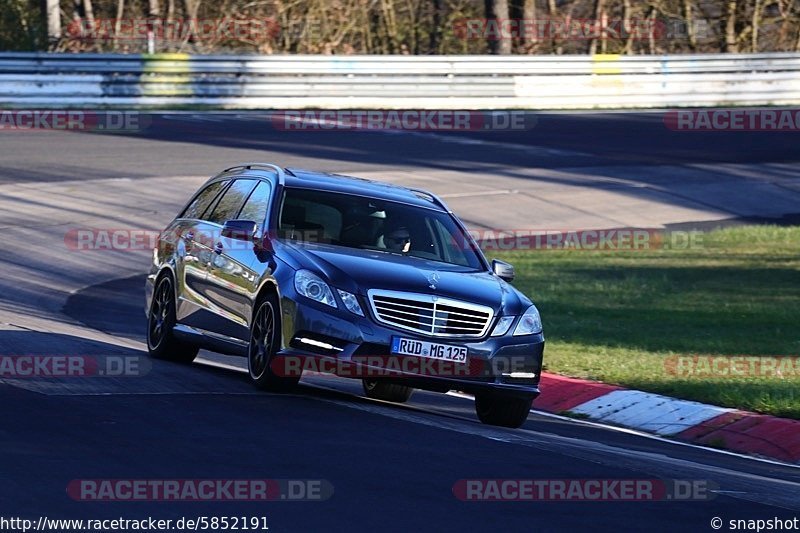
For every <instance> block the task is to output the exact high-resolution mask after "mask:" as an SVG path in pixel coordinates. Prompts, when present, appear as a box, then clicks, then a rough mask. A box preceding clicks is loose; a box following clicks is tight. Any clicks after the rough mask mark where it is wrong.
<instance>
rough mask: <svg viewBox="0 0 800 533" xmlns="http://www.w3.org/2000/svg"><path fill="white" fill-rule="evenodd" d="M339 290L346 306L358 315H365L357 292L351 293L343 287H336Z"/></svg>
mask: <svg viewBox="0 0 800 533" xmlns="http://www.w3.org/2000/svg"><path fill="white" fill-rule="evenodd" d="M336 290H337V291H338V292H339V297H340V298H341V299H342V302H344V306H345V307H346V308H347V310H348V311H350V312H351V313H353V314H356V315H358V316H364V311H362V310H361V306H360V305H358V298H356V295H355V294H351V293H349V292H347V291H343V290H342V289H336Z"/></svg>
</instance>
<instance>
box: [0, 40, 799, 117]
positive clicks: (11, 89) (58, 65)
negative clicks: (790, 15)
mask: <svg viewBox="0 0 800 533" xmlns="http://www.w3.org/2000/svg"><path fill="white" fill-rule="evenodd" d="M798 103H800V54H793V53H781V54H735V55H734V54H726V55H682V56H617V55H595V56H288V55H287V56H277V55H275V56H188V55H182V54H156V55H152V56H147V55H119V54H117V55H113V54H44V53H0V105H2V106H5V107H9V106H11V107H26V106H28V107H30V106H37V107H51V108H54V107H87V106H92V107H98V106H111V107H137V106H148V107H149V106H153V107H170V106H193V105H197V106H215V107H221V108H231V109H247V108H262V109H268V108H271V109H298V108H383V109H390V108H395V109H397V108H418V109H493V108H525V109H576V108H620V107H641V108H647V107H672V106H708V105H793V104H798Z"/></svg>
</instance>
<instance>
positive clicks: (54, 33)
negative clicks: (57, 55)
mask: <svg viewBox="0 0 800 533" xmlns="http://www.w3.org/2000/svg"><path fill="white" fill-rule="evenodd" d="M45 18H46V20H47V41H48V43H49V45H50V46H53V45H54V44H56V43H57V42H58V40H59V39H61V6H59V4H58V0H46V2H45Z"/></svg>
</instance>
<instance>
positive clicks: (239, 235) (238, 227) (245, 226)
mask: <svg viewBox="0 0 800 533" xmlns="http://www.w3.org/2000/svg"><path fill="white" fill-rule="evenodd" d="M257 227H258V224H256V223H255V222H253V221H252V220H229V221H227V222H225V225H224V226H222V236H223V237H228V238H229V239H235V240H237V241H252V240H253V237H254V236H255V234H256V228H257Z"/></svg>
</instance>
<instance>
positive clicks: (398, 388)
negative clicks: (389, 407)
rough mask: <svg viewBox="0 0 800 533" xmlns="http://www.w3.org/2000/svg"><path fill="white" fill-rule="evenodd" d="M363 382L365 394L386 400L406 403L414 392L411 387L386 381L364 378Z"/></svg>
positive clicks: (368, 396)
mask: <svg viewBox="0 0 800 533" xmlns="http://www.w3.org/2000/svg"><path fill="white" fill-rule="evenodd" d="M361 384H362V385H363V386H364V394H366V395H367V398H372V399H375V400H383V401H386V402H395V403H405V402H407V401H408V399H409V398H411V394H412V393H413V392H414V389H413V388H411V387H406V386H405V385H397V384H396V383H386V382H385V381H378V380H370V379H362V380H361Z"/></svg>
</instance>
